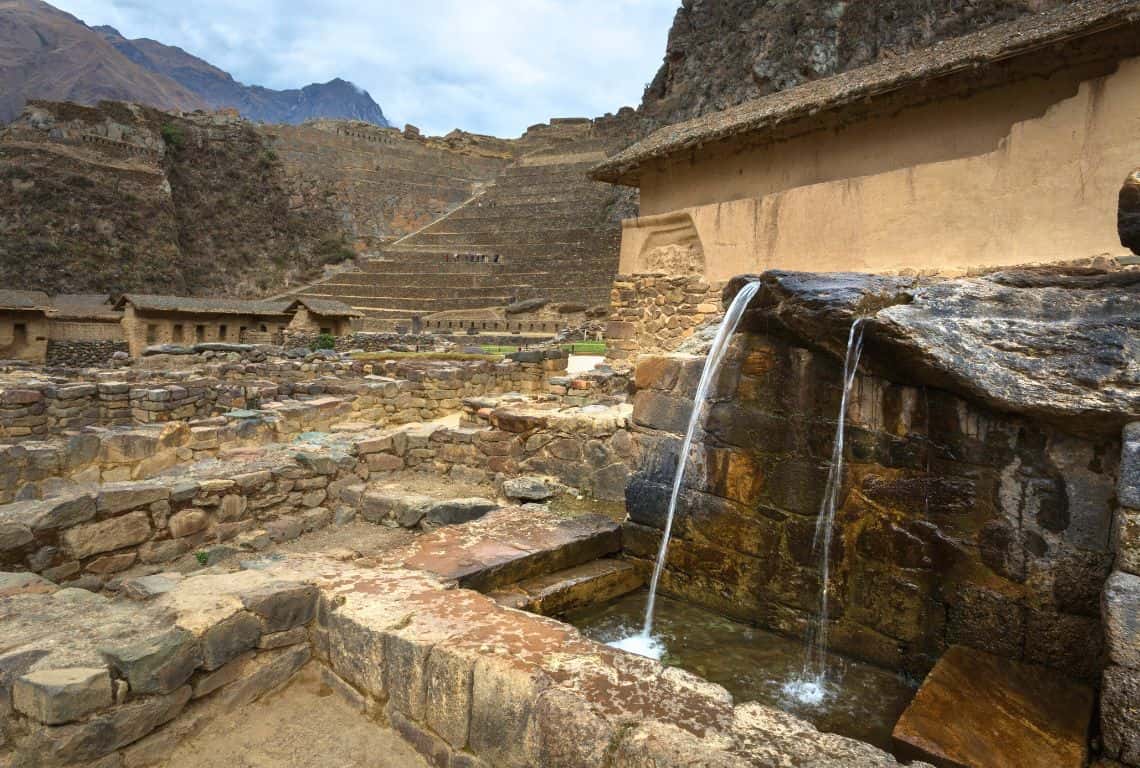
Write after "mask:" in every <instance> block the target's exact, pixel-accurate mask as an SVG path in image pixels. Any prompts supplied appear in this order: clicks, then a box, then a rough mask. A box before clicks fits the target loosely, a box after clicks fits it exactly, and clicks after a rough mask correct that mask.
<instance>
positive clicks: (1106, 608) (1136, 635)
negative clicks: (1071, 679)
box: [1101, 571, 1140, 669]
mask: <svg viewBox="0 0 1140 768" xmlns="http://www.w3.org/2000/svg"><path fill="white" fill-rule="evenodd" d="M1101 612H1102V615H1103V619H1104V631H1105V641H1106V643H1107V645H1108V657H1109V659H1110V660H1111V661H1112V662H1113V663H1114V664H1119V665H1121V666H1123V667H1131V668H1133V669H1140V576H1134V575H1132V574H1130V573H1124V572H1122V571H1116V572H1114V573H1113V574H1112V575H1111V576H1109V577H1108V581H1107V582H1105V585H1104V594H1103V597H1102V602H1101Z"/></svg>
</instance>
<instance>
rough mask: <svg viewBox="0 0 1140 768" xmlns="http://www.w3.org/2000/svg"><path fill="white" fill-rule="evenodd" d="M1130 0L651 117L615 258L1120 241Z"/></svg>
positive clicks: (730, 261)
mask: <svg viewBox="0 0 1140 768" xmlns="http://www.w3.org/2000/svg"><path fill="white" fill-rule="evenodd" d="M1138 56H1140V4H1138V3H1136V2H1125V1H1122V0H1093V1H1091V2H1080V3H1072V4H1070V5H1066V6H1064V7H1063V8H1061V9H1059V10H1055V11H1050V12H1047V13H1042V14H1035V15H1030V16H1026V17H1023V18H1021V19H1020V20H1017V21H1014V22H1011V23H1008V24H1003V25H998V26H994V27H991V28H988V29H986V30H984V31H981V32H978V33H975V34H971V35H967V36H964V37H961V38H957V39H954V40H949V41H946V42H942V43H939V44H936V45H934V46H931V47H930V48H926V49H923V50H919V51H916V52H914V53H910V54H907V55H904V56H900V57H897V58H893V59H889V60H884V61H881V62H878V63H875V64H872V65H870V66H867V67H863V68H861V69H856V70H852V71H849V72H846V73H844V74H840V75H837V76H834V77H830V78H826V79H822V80H817V81H814V82H811V83H808V84H805V85H802V86H799V87H797V88H793V89H790V90H786V91H782V92H779V93H776V94H773V95H770V96H766V97H763V98H760V99H756V100H753V101H750V102H746V103H743V104H740V105H738V106H735V107H732V108H729V109H726V110H724V111H722V112H719V113H715V114H709V115H706V116H703V117H700V118H697V119H693V120H690V121H687V122H683V123H679V124H676V125H671V126H668V127H665V128H662V129H660V130H658V131H656V132H655V133H653V134H651V135H650V136H649V137H647V138H646V139H645V140H643V141H641V142H640V143H638V144H635V145H634V146H632V147H630V148H628V149H626V150H624V151H623V152H621V153H619V154H618V155H616V156H614V157H611V158H610V159H607V160H606V161H604V162H603V163H601V164H600V165H598V166H597V167H596V168H595V169H594V171H593V173H592V176H593V178H595V179H598V180H601V181H609V182H613V183H616V184H623V185H628V186H633V187H637V188H639V189H640V205H641V215H640V217H639V218H635V219H630V220H627V221H625V222H624V225H623V232H622V246H621V259H620V267H619V272H620V273H621V274H623V275H626V276H630V275H637V274H648V273H666V274H671V275H686V274H687V275H692V276H694V277H699V278H703V279H704V280H706V281H709V282H710V283H715V282H718V281H723V280H725V279H727V278H729V277H731V276H733V275H737V274H741V273H747V272H759V271H762V270H765V269H774V268H776V269H799V270H809V271H836V270H854V271H870V272H891V271H903V272H909V271H915V272H923V271H938V272H942V273H961V272H964V271H968V270H970V269H971V268H977V267H986V266H997V265H1011V264H1023V263H1030V262H1048V261H1059V260H1073V259H1078V258H1083V257H1089V256H1097V255H1101V254H1108V255H1125V254H1126V253H1127V251H1126V249H1124V248H1123V247H1122V246H1121V244H1120V242H1119V239H1118V237H1117V227H1116V220H1115V218H1116V212H1117V194H1118V192H1119V190H1120V185H1121V182H1122V180H1123V179H1124V178H1125V177H1126V176H1127V175H1128V174H1129V172H1131V171H1132V169H1133V168H1134V167H1135V166H1136V163H1137V158H1140V131H1137V129H1136V116H1135V98H1134V97H1135V94H1136V93H1137V91H1138V89H1140V58H1137V57H1138Z"/></svg>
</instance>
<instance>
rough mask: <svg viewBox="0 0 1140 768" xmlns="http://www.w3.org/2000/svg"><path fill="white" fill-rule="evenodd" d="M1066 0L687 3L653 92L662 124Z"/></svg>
mask: <svg viewBox="0 0 1140 768" xmlns="http://www.w3.org/2000/svg"><path fill="white" fill-rule="evenodd" d="M1066 4H1067V2H1066V0H850V2H820V0H683V3H682V7H681V8H680V9H678V11H677V16H676V18H675V19H674V21H673V28H672V29H671V30H670V32H669V42H668V45H667V46H666V51H665V61H664V63H663V64H662V66H661V69H660V70H659V71H658V72H657V76H656V77H655V78H654V79H653V82H652V83H651V84H650V85H649V87H648V88H647V89H646V92H645V97H644V100H643V102H642V108H641V111H642V114H643V116H644V117H645V118H646V119H647V121H648V122H649V123H650V125H652V126H658V125H664V124H668V123H674V122H678V121H681V120H685V119H688V118H691V117H696V116H698V115H703V114H705V113H707V112H712V111H716V110H720V109H724V108H725V107H729V106H732V105H734V104H739V103H740V102H742V101H746V100H748V99H752V98H756V97H759V96H764V95H766V94H769V93H774V92H776V91H781V90H784V89H786V88H791V87H794V86H796V85H800V84H801V83H805V82H807V81H809V80H815V79H817V78H821V77H827V76H829V75H834V74H837V73H839V72H844V71H846V70H848V69H854V68H855V67H860V66H863V65H865V64H870V63H872V62H874V61H878V60H880V59H887V58H891V57H892V56H897V55H899V54H902V53H906V52H907V51H911V50H914V49H916V48H922V47H924V46H927V45H930V44H932V43H935V42H937V41H939V40H944V39H946V38H951V37H957V36H959V35H964V34H967V33H969V32H973V31H976V30H978V29H981V28H983V27H986V26H989V25H991V24H997V23H1000V22H1004V21H1010V20H1012V19H1015V18H1017V17H1018V16H1022V15H1024V14H1027V13H1033V12H1038V11H1043V10H1047V9H1049V8H1055V7H1058V6H1062V5H1066Z"/></svg>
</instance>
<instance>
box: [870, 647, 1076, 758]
mask: <svg viewBox="0 0 1140 768" xmlns="http://www.w3.org/2000/svg"><path fill="white" fill-rule="evenodd" d="M1093 702H1094V696H1093V690H1092V688H1090V687H1088V686H1086V685H1082V684H1080V683H1076V682H1073V681H1071V680H1068V679H1067V678H1064V677H1062V676H1060V675H1059V674H1058V673H1056V672H1053V671H1050V670H1047V669H1045V668H1043V667H1035V666H1031V665H1028V664H1021V663H1018V662H1015V661H1009V660H1008V659H1002V658H999V657H997V656H992V655H990V654H988V653H983V652H981V651H977V650H973V649H971V648H965V647H963V646H959V645H955V646H952V647H951V648H950V649H949V650H948V651H946V653H945V654H944V655H943V656H942V658H941V659H939V660H938V663H937V664H936V665H935V666H934V669H933V670H931V672H930V674H929V675H927V677H926V680H925V681H924V682H923V684H922V687H921V688H919V690H918V693H917V694H916V695H915V697H914V701H912V702H911V704H910V706H909V707H907V710H906V712H904V713H903V716H902V717H901V718H899V721H898V723H897V724H896V725H895V730H894V733H893V734H892V739H893V741H894V744H895V754H896V755H897V756H898V757H899V758H900V759H914V760H926V761H927V762H930V763H932V764H934V765H936V766H939V768H976V767H981V766H984V767H985V768H1036V767H1037V766H1044V765H1048V766H1050V768H1069V767H1070V766H1071V767H1072V768H1081V766H1084V765H1085V763H1086V760H1087V758H1088V755H1087V750H1088V727H1089V722H1090V721H1091V720H1092V712H1093Z"/></svg>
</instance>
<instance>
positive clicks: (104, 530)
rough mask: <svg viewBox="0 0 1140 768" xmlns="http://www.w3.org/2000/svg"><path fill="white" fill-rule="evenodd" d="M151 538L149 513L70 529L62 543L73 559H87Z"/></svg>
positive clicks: (134, 514) (135, 513)
mask: <svg viewBox="0 0 1140 768" xmlns="http://www.w3.org/2000/svg"><path fill="white" fill-rule="evenodd" d="M150 535H151V530H150V517H149V516H148V515H147V513H146V512H131V513H130V514H126V515H123V516H122V517H112V518H109V519H107V520H103V521H100V522H97V523H84V524H83V525H79V526H76V527H74V528H70V529H68V530H67V531H64V533H63V536H62V537H61V539H62V541H63V544H64V546H65V547H66V548H67V550H68V551H69V552H70V553H71V555H72V556H73V557H76V558H85V557H90V556H91V555H97V554H99V553H101V552H111V551H114V550H116V549H121V548H123V547H129V546H131V545H134V544H141V543H143V542H144V541H146V540H147V539H149V538H150Z"/></svg>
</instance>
